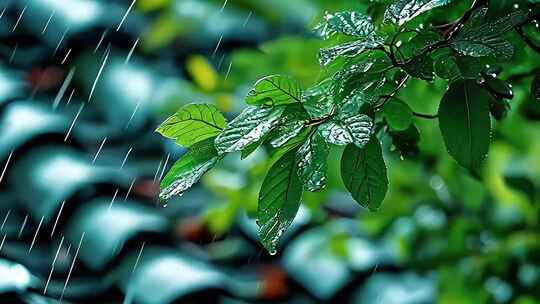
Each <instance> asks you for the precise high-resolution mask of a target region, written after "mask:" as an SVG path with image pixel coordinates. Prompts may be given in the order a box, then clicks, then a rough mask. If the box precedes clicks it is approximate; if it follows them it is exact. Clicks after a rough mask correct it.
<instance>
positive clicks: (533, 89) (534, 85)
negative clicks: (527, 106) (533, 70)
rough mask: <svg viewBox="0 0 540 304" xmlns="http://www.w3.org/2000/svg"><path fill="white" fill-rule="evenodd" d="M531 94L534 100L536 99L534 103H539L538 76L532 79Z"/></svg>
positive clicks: (539, 87) (539, 83)
mask: <svg viewBox="0 0 540 304" xmlns="http://www.w3.org/2000/svg"><path fill="white" fill-rule="evenodd" d="M531 92H532V95H533V96H534V98H536V101H540V74H537V75H536V77H534V80H533V82H532V85H531Z"/></svg>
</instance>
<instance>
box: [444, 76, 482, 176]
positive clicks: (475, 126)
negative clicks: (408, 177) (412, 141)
mask: <svg viewBox="0 0 540 304" xmlns="http://www.w3.org/2000/svg"><path fill="white" fill-rule="evenodd" d="M491 99H492V98H491V96H490V95H489V94H488V93H487V92H486V91H485V90H484V89H483V88H482V87H480V86H479V85H478V84H476V82H475V81H472V80H466V81H457V82H455V83H454V84H452V85H451V86H450V88H449V89H448V91H447V92H446V94H445V95H444V97H443V99H442V101H441V104H440V107H439V127H440V129H441V133H442V135H443V138H444V142H445V144H446V148H447V149H448V153H450V155H451V156H452V157H453V158H454V159H455V160H456V161H457V162H458V163H459V164H460V165H461V166H463V167H465V168H467V169H469V170H470V171H471V172H472V173H478V169H480V166H481V164H482V162H483V160H484V159H485V157H486V155H487V153H488V149H489V142H490V136H491V134H490V133H491V122H490V117H489V103H490V101H491Z"/></svg>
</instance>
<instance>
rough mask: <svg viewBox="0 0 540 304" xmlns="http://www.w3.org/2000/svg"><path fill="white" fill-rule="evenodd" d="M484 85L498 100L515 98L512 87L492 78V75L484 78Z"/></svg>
mask: <svg viewBox="0 0 540 304" xmlns="http://www.w3.org/2000/svg"><path fill="white" fill-rule="evenodd" d="M484 80H485V82H484V85H485V87H486V88H487V89H488V91H489V92H490V93H492V94H493V95H494V96H495V97H496V98H498V99H502V98H506V99H512V98H513V97H514V91H513V90H512V87H511V86H510V84H508V83H507V82H505V81H503V80H501V79H498V78H495V77H492V76H490V75H486V76H485V77H484Z"/></svg>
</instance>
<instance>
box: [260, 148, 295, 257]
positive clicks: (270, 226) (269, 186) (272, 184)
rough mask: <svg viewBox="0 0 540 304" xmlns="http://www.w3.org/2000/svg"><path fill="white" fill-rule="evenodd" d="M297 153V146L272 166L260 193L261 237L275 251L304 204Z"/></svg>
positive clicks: (263, 242)
mask: <svg viewBox="0 0 540 304" xmlns="http://www.w3.org/2000/svg"><path fill="white" fill-rule="evenodd" d="M296 153H297V149H295V150H291V151H289V152H287V153H286V154H285V155H283V156H282V157H281V158H280V159H279V160H278V161H277V162H276V163H275V164H274V165H273V166H272V167H271V168H270V170H269V171H268V174H267V175H266V177H265V179H264V181H263V184H262V187H261V191H260V193H259V207H258V212H257V219H258V225H259V227H260V229H259V237H260V241H261V243H262V244H263V246H264V247H265V248H266V249H267V250H268V252H270V253H271V254H274V253H275V252H276V247H277V244H278V242H279V239H280V238H281V236H282V235H283V232H284V231H285V230H286V229H287V228H288V227H289V226H290V225H291V223H292V221H293V220H294V217H295V216H296V213H297V212H298V208H299V207H300V199H301V198H302V183H301V182H300V179H299V178H298V175H297V173H296V161H295V160H296Z"/></svg>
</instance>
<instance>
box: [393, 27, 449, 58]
mask: <svg viewBox="0 0 540 304" xmlns="http://www.w3.org/2000/svg"><path fill="white" fill-rule="evenodd" d="M442 40H443V39H442V37H441V35H439V34H438V33H436V32H433V31H427V30H424V31H421V32H420V33H418V34H417V35H416V36H414V37H413V38H412V39H411V40H410V41H409V42H407V43H405V44H404V45H403V46H402V47H400V48H399V50H400V54H401V53H403V54H405V55H406V57H414V56H418V55H420V54H421V53H423V52H424V51H425V50H426V49H428V48H430V47H432V46H434V45H435V44H437V43H439V42H441V41H442Z"/></svg>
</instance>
